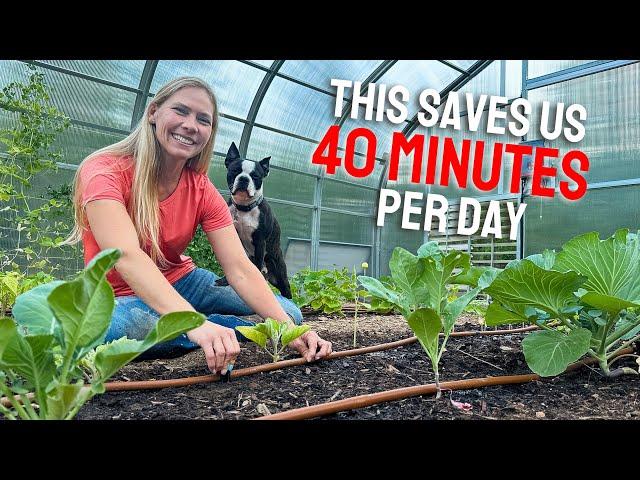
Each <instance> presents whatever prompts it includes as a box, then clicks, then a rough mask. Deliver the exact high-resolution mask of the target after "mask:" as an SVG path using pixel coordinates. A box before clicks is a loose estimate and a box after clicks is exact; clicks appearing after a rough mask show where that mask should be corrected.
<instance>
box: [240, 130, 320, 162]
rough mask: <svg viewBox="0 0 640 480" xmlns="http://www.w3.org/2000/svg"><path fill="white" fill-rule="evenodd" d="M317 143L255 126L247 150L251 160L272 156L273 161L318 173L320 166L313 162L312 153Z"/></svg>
mask: <svg viewBox="0 0 640 480" xmlns="http://www.w3.org/2000/svg"><path fill="white" fill-rule="evenodd" d="M316 147H317V144H316V143H312V142H307V141H305V140H300V139H298V138H294V137H290V136H288V135H283V134H281V133H277V132H272V131H270V130H265V129H263V128H260V127H253V130H252V131H251V140H250V141H249V148H248V150H247V157H248V158H249V159H250V160H260V159H262V158H264V157H269V156H271V163H272V164H274V165H280V166H281V167H286V168H291V169H293V170H297V171H302V172H309V173H317V171H318V166H317V165H314V164H312V163H311V155H312V154H313V151H314V150H315V149H316Z"/></svg>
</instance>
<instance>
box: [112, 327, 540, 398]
mask: <svg viewBox="0 0 640 480" xmlns="http://www.w3.org/2000/svg"><path fill="white" fill-rule="evenodd" d="M537 328H538V327H536V326H535V325H533V326H530V327H524V328H514V329H512V330H483V331H462V332H452V333H451V335H450V336H452V337H467V336H473V335H508V334H510V333H522V332H528V331H530V330H535V329H537ZM417 341H418V338H417V337H409V338H405V339H403V340H398V341H395V342H390V343H382V344H380V345H372V346H370V347H362V348H356V349H352V350H343V351H341V352H334V353H332V354H331V355H328V356H327V357H325V358H323V359H321V360H320V361H325V360H335V359H337V358H343V357H351V356H354V355H362V354H365V353H372V352H381V351H383V350H390V349H392V348H397V347H402V346H404V345H410V344H412V343H415V342H417ZM306 363H308V362H307V361H306V360H305V359H304V358H302V357H300V358H295V359H292V360H283V361H280V362H274V363H265V364H262V365H256V366H255V367H248V368H240V369H238V370H233V371H232V372H231V378H238V377H244V376H246V375H253V374H254V373H259V372H271V371H273V370H280V369H281V368H286V367H294V366H298V365H305V364H306ZM218 380H220V375H218V374H209V375H201V376H198V377H184V378H175V379H171V380H142V381H134V382H108V383H105V384H104V386H105V389H106V390H107V391H108V392H116V391H123V390H150V389H157V388H170V387H184V386H187V385H195V384H197V383H210V382H215V381H218Z"/></svg>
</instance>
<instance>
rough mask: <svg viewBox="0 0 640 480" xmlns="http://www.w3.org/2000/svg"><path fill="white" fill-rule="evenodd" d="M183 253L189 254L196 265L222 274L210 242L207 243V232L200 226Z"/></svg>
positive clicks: (219, 274)
mask: <svg viewBox="0 0 640 480" xmlns="http://www.w3.org/2000/svg"><path fill="white" fill-rule="evenodd" d="M184 254H185V255H188V256H190V257H191V259H192V260H193V262H194V263H195V264H196V265H197V266H198V267H200V268H206V269H207V270H209V271H211V272H214V273H215V274H216V275H218V276H220V277H222V276H224V272H223V270H222V267H221V266H220V264H219V263H218V259H217V258H216V256H215V254H214V253H213V251H212V250H211V244H210V243H209V239H208V238H207V234H206V233H204V231H203V230H202V227H200V226H198V229H197V230H196V234H195V236H194V237H193V240H191V243H189V245H188V246H187V248H186V250H185V252H184Z"/></svg>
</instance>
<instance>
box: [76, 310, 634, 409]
mask: <svg viewBox="0 0 640 480" xmlns="http://www.w3.org/2000/svg"><path fill="white" fill-rule="evenodd" d="M305 321H306V322H307V323H309V324H310V325H311V326H312V328H314V329H315V330H316V331H317V332H318V333H319V334H320V335H321V336H322V337H324V338H326V339H328V340H331V341H332V342H333V348H334V350H346V349H350V348H352V346H351V344H352V338H353V330H352V328H353V324H352V321H353V318H352V317H347V318H339V317H330V318H329V317H324V316H315V317H312V318H308V319H306V320H305ZM459 323H460V324H459V325H458V326H457V327H456V330H471V329H478V328H479V325H478V323H477V322H476V321H475V318H473V317H471V316H467V317H465V318H463V319H462V321H461V322H459ZM358 332H359V334H358V346H359V347H361V346H367V345H374V344H379V343H385V342H390V341H394V340H399V339H402V338H406V337H409V336H412V333H411V331H410V330H409V328H408V326H407V325H406V322H405V321H404V320H403V319H402V317H398V316H373V315H367V316H363V317H361V318H359V330H358ZM523 336H524V335H523V334H513V335H502V336H477V337H462V338H453V337H452V338H450V339H449V342H448V344H447V351H446V352H445V353H444V355H443V356H442V360H441V368H440V371H441V374H440V375H441V380H442V381H446V380H458V379H466V378H473V377H483V376H498V375H515V374H524V373H531V372H530V370H529V369H528V367H527V365H526V363H525V360H524V356H523V354H522V350H521V348H520V342H521V340H522V338H523ZM294 357H295V355H294V354H290V355H288V358H294ZM268 361H269V358H268V357H267V355H266V354H264V353H262V352H260V351H258V349H257V347H256V346H255V345H253V344H243V349H242V352H241V354H240V356H239V357H238V360H237V362H236V367H237V368H243V367H248V366H251V365H257V364H261V363H266V362H268ZM623 364H628V366H631V367H634V366H635V368H636V369H637V364H635V362H633V359H624V360H621V361H620V362H618V366H621V365H623ZM208 373H209V372H208V370H207V368H206V364H205V361H204V355H203V353H202V352H201V351H200V350H198V351H194V352H191V353H189V354H187V355H185V356H183V357H180V358H176V359H164V360H150V361H141V362H137V363H133V364H130V365H127V366H126V367H124V368H123V369H122V370H121V371H120V372H119V373H118V374H117V375H116V376H115V377H114V378H113V380H124V381H128V380H151V379H157V380H160V379H169V378H179V377H186V376H194V375H206V374H208ZM433 381H434V375H433V373H432V371H431V365H430V362H429V359H428V357H427V356H426V354H425V353H424V352H423V350H422V348H421V347H420V345H419V344H418V343H415V344H412V345H410V346H406V347H401V348H397V349H394V350H387V351H384V352H377V353H370V354H366V355H360V356H356V357H349V358H344V359H338V360H333V361H325V362H317V363H313V364H307V365H305V366H300V367H291V368H286V369H283V370H278V371H274V372H270V373H260V374H257V375H253V376H247V377H241V378H237V379H233V380H232V381H230V382H229V383H221V382H216V383H208V384H201V385H194V386H190V387H182V388H169V389H162V390H146V391H131V392H112V393H105V394H104V395H101V396H98V397H95V398H94V399H93V400H91V401H90V402H89V403H88V404H87V405H85V406H84V407H83V408H82V410H81V411H80V412H79V414H78V416H77V418H78V419H172V420H177V419H250V418H255V417H259V416H262V415H264V414H267V413H276V412H281V411H284V410H289V409H293V408H298V407H304V406H307V405H314V404H319V403H323V402H327V401H330V400H339V399H343V398H346V397H351V396H356V395H362V394H367V393H375V392H380V391H383V390H389V389H394V388H399V387H405V386H411V385H418V384H425V383H432V382H433ZM639 387H640V378H639V377H638V376H630V375H627V376H623V377H621V378H616V379H612V380H609V379H606V378H604V377H602V375H601V374H600V373H599V370H598V369H596V368H593V367H583V368H582V369H581V370H579V371H577V372H573V373H569V374H566V375H562V376H559V377H555V378H549V379H545V380H542V381H536V382H532V383H527V384H523V385H512V386H495V387H485V388H480V389H475V390H460V391H454V392H445V393H444V395H443V397H442V398H440V399H439V400H437V401H436V400H435V399H434V397H433V396H424V397H413V398H408V399H405V400H400V401H396V402H390V403H384V404H378V405H373V406H371V407H367V408H363V409H359V410H354V411H350V412H342V413H338V414H335V415H331V416H328V417H325V418H328V419H333V420H338V419H360V420H363V419H377V420H385V419H394V420H412V419H476V418H483V419H538V418H543V419H580V420H582V419H638V418H640V402H638V391H639ZM452 400H453V401H455V402H463V403H468V404H470V405H471V410H469V411H463V410H461V409H459V408H457V407H454V405H453V403H452V402H451V401H452Z"/></svg>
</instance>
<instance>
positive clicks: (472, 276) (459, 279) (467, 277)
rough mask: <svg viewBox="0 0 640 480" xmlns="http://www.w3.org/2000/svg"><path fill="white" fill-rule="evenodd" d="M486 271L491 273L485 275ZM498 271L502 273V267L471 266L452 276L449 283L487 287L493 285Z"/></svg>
mask: <svg viewBox="0 0 640 480" xmlns="http://www.w3.org/2000/svg"><path fill="white" fill-rule="evenodd" d="M485 272H489V273H488V275H486V276H484V277H483V275H484V273H485ZM498 273H500V269H498V268H495V267H470V268H468V269H466V270H463V271H461V272H460V273H459V274H457V275H454V276H453V277H451V279H450V282H449V283H455V284H458V285H469V286H471V287H474V288H475V287H478V286H480V287H481V288H486V287H488V286H489V285H491V282H493V280H494V279H495V277H496V275H498ZM481 277H483V278H482V285H479V284H478V282H479V281H480V278H481Z"/></svg>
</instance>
